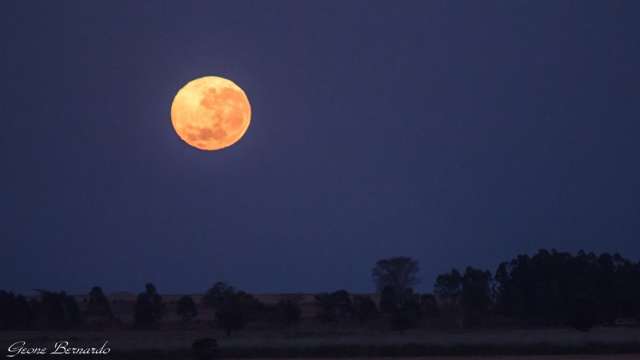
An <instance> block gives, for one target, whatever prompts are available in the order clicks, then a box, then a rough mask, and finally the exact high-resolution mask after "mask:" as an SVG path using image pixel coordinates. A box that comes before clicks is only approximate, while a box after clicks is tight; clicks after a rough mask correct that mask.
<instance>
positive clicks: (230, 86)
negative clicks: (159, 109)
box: [171, 76, 251, 150]
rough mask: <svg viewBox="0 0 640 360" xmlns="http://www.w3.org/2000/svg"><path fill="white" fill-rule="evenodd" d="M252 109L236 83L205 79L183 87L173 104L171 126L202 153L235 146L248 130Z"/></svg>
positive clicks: (216, 78) (215, 77)
mask: <svg viewBox="0 0 640 360" xmlns="http://www.w3.org/2000/svg"><path fill="white" fill-rule="evenodd" d="M250 122H251V105H250V104H249V99H248V98H247V95H246V94H245V93H244V91H243V90H242V89H241V88H240V87H239V86H238V85H236V84H235V83H234V82H233V81H231V80H227V79H224V78H221V77H217V76H205V77H201V78H198V79H195V80H192V81H190V82H188V83H187V84H186V85H185V86H183V87H182V88H181V89H180V90H179V91H178V93H177V94H176V96H175V97H174V98H173V103H172V104H171V123H172V124H173V128H174V130H175V131H176V133H177V134H178V136H179V137H180V138H181V139H182V140H184V142H186V143H187V144H189V145H191V146H193V147H195V148H198V149H200V150H219V149H223V148H226V147H228V146H231V145H233V144H235V143H236V142H237V141H238V140H240V138H242V136H243V135H244V133H245V132H247V129H248V128H249V123H250Z"/></svg>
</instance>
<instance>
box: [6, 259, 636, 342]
mask: <svg viewBox="0 0 640 360" xmlns="http://www.w3.org/2000/svg"><path fill="white" fill-rule="evenodd" d="M418 273H419V264H418V262H417V261H416V260H415V259H412V258H409V257H392V258H388V259H382V260H379V261H377V262H376V263H375V265H374V267H373V269H372V279H373V282H374V284H375V287H376V296H374V297H372V296H369V295H352V294H349V292H347V291H346V290H337V291H334V292H330V293H320V294H316V295H315V296H314V299H315V307H316V309H317V312H316V320H317V321H320V322H323V323H327V324H345V325H346V324H349V325H350V326H358V325H359V326H372V324H377V325H381V326H384V327H386V328H389V329H394V330H404V329H410V328H415V327H420V326H421V325H423V324H424V323H425V321H426V322H429V321H436V320H438V319H439V320H441V321H444V322H447V323H450V324H451V323H452V324H454V325H455V326H458V327H474V326H495V325H496V324H499V321H497V320H499V319H503V320H505V321H511V323H516V324H519V325H524V326H528V325H536V326H567V325H569V326H573V327H575V328H577V329H580V330H588V329H590V328H591V327H593V326H594V325H598V324H603V325H604V324H612V323H613V322H615V320H616V319H619V318H635V319H638V318H640V263H637V262H632V261H630V260H627V259H625V258H623V257H621V256H620V255H618V254H615V255H610V254H607V253H605V254H601V255H596V254H593V253H585V252H582V251H581V252H578V253H577V254H576V255H573V254H570V253H567V252H558V251H556V250H551V251H548V250H540V251H538V252H537V253H536V254H535V255H533V256H528V255H519V256H517V257H516V258H514V259H512V260H510V261H508V262H503V263H501V264H499V266H498V267H497V269H496V271H495V273H494V274H492V273H491V272H490V271H488V270H481V269H476V268H473V267H467V268H466V269H464V271H459V270H457V269H452V270H451V271H449V272H446V273H443V274H440V275H438V276H437V278H436V279H435V282H434V286H433V292H432V293H422V294H421V293H418V292H416V291H415V287H416V285H417V284H418V283H419V278H418ZM38 291H39V292H40V296H39V297H37V298H31V299H27V298H26V297H24V296H22V295H15V294H13V293H10V292H5V291H0V330H8V329H69V328H76V327H81V326H84V325H85V324H86V322H87V321H88V320H91V319H93V320H95V319H100V320H101V321H102V322H103V323H107V324H111V325H114V324H115V326H122V324H121V323H120V322H119V320H118V319H117V317H116V316H115V315H114V313H113V311H112V309H111V304H110V302H109V300H108V299H107V297H106V296H105V295H104V293H103V291H102V289H101V288H100V287H94V288H92V289H91V291H90V292H89V296H88V300H87V305H86V307H85V309H83V310H82V311H81V309H80V306H79V305H78V304H77V302H76V300H75V298H74V297H72V296H70V295H68V294H66V293H65V292H51V291H46V290H38ZM202 305H203V306H204V307H207V308H210V309H212V310H213V311H214V313H215V321H214V322H213V323H212V325H213V326H217V327H220V328H221V329H223V330H224V331H225V332H226V333H227V334H228V335H230V334H232V333H233V332H236V331H239V330H241V329H243V328H245V327H246V326H247V325H248V324H250V323H252V322H264V323H270V324H273V325H274V326H277V327H281V328H287V327H291V326H294V325H295V324H297V323H299V322H300V320H301V313H302V309H301V298H300V297H298V296H288V297H284V298H282V299H280V300H279V302H278V303H276V304H273V305H271V304H264V303H262V302H261V301H259V300H258V299H257V298H255V297H254V296H252V295H251V294H249V293H246V292H244V291H242V290H238V289H236V288H234V287H232V286H230V285H228V284H226V283H223V282H217V283H215V284H214V285H213V286H212V287H211V288H209V289H208V290H207V291H206V293H205V294H204V296H203V297H202ZM133 310H134V322H133V324H132V326H133V327H135V328H141V329H151V328H155V327H157V326H158V324H159V323H160V322H161V320H162V319H163V318H164V317H165V315H166V314H167V307H166V304H165V302H163V299H162V296H161V295H160V294H159V293H158V291H157V289H156V287H155V286H154V285H153V284H147V285H146V286H145V289H144V291H143V292H141V293H140V294H139V295H138V296H137V298H136V302H135V305H134V309H133ZM174 311H175V313H176V314H177V315H178V316H179V317H180V318H181V319H182V321H183V322H184V323H190V322H191V321H192V320H193V319H195V318H196V317H197V316H198V306H197V304H196V303H195V301H194V300H193V298H192V297H190V296H183V297H181V298H180V299H179V300H178V301H177V303H176V306H175V310H174Z"/></svg>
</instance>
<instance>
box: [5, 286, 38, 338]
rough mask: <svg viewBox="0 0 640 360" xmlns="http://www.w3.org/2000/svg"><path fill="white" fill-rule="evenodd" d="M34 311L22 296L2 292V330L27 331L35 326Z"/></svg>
mask: <svg viewBox="0 0 640 360" xmlns="http://www.w3.org/2000/svg"><path fill="white" fill-rule="evenodd" d="M34 317H35V314H34V311H33V309H32V307H31V306H30V304H29V302H28V301H27V299H25V297H24V296H22V295H18V296H16V295H14V294H13V293H11V292H6V291H2V290H0V330H25V329H29V328H31V327H32V326H33V325H34V324H33V323H34V320H35V319H34Z"/></svg>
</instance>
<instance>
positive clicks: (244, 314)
mask: <svg viewBox="0 0 640 360" xmlns="http://www.w3.org/2000/svg"><path fill="white" fill-rule="evenodd" d="M203 303H204V305H205V306H207V307H210V308H213V309H215V312H216V320H217V323H218V325H219V326H220V327H222V328H223V329H224V330H225V331H226V333H227V336H230V335H231V333H232V332H233V331H237V330H241V329H243V328H244V327H245V326H246V325H247V323H248V322H249V321H253V320H255V319H256V318H257V316H258V314H259V313H260V312H262V311H263V309H264V305H263V304H262V303H260V301H258V300H257V299H256V298H255V297H253V296H251V295H250V294H247V293H246V292H244V291H236V290H235V289H234V288H233V287H232V286H229V285H227V284H225V283H223V282H217V283H215V284H214V285H213V287H211V288H210V289H209V290H208V291H207V292H206V294H205V296H204V297H203Z"/></svg>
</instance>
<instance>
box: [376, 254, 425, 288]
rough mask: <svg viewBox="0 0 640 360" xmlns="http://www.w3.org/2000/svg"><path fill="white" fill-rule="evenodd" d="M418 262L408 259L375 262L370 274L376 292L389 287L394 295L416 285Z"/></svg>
mask: <svg viewBox="0 0 640 360" xmlns="http://www.w3.org/2000/svg"><path fill="white" fill-rule="evenodd" d="M418 271H419V266H418V262H417V261H416V260H414V259H412V258H409V257H403V256H398V257H392V258H389V259H382V260H378V262H376V265H375V266H374V267H373V270H372V271H371V274H372V276H373V281H374V283H375V286H376V288H377V289H378V292H382V290H383V289H384V288H385V287H387V286H390V287H391V288H392V289H393V290H394V292H395V293H396V294H401V293H402V292H403V291H404V290H405V289H408V288H412V287H413V286H415V285H416V284H417V283H418V277H417V274H418Z"/></svg>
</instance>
